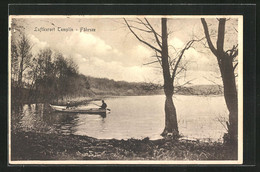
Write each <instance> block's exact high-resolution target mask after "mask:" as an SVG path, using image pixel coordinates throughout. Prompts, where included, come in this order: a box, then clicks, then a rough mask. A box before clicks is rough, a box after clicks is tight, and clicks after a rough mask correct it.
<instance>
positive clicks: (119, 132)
mask: <svg viewBox="0 0 260 172" xmlns="http://www.w3.org/2000/svg"><path fill="white" fill-rule="evenodd" d="M164 101H165V96H163V95H156V96H125V97H112V98H107V99H105V102H106V103H107V105H108V108H110V109H111V112H110V113H108V114H107V115H106V116H100V115H88V114H66V113H57V112H53V111H51V109H50V107H49V106H48V105H44V104H31V105H24V106H20V107H19V106H16V107H12V115H11V119H12V120H11V122H12V124H11V126H12V130H23V131H35V132H44V133H57V134H65V135H67V134H74V135H87V136H90V137H95V138H99V139H111V138H115V139H128V138H138V139H140V138H145V137H149V138H150V139H159V138H161V136H160V134H161V133H162V131H163V129H164V123H165V117H164ZM173 101H174V103H175V106H176V110H177V120H178V126H179V131H180V134H181V135H183V136H184V137H185V138H189V139H200V140H205V139H206V140H207V139H211V140H214V141H221V139H222V137H223V134H224V133H225V132H226V129H225V125H223V124H225V122H224V121H225V120H227V119H228V111H227V108H226V105H225V101H224V97H223V96H183V95H176V96H175V97H174V98H173ZM94 103H96V104H101V102H94ZM82 107H95V105H93V104H92V105H91V104H89V105H84V106H82Z"/></svg>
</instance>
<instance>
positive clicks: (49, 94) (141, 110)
mask: <svg viewBox="0 0 260 172" xmlns="http://www.w3.org/2000/svg"><path fill="white" fill-rule="evenodd" d="M8 62H9V66H8V67H9V72H8V75H9V76H8V78H9V90H8V91H9V107H8V108H9V114H8V124H9V125H8V126H9V130H8V155H9V156H8V158H9V163H10V164H242V163H243V16H242V15H185V16H182V15H10V16H9V59H8Z"/></svg>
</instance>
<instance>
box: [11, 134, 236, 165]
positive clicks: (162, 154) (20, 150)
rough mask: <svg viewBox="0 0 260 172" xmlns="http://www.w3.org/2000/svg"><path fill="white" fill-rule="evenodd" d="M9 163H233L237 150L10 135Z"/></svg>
mask: <svg viewBox="0 0 260 172" xmlns="http://www.w3.org/2000/svg"><path fill="white" fill-rule="evenodd" d="M11 139H12V140H11V141H12V145H11V159H12V160H14V161H15V160H236V159H237V149H236V148H235V147H233V146H229V145H225V144H223V143H219V142H201V141H191V140H182V139H181V138H180V139H173V138H164V139H159V140H150V139H149V138H144V139H128V140H116V139H96V138H92V137H88V136H77V135H59V134H46V133H35V132H22V131H21V132H17V131H16V132H12V135H11Z"/></svg>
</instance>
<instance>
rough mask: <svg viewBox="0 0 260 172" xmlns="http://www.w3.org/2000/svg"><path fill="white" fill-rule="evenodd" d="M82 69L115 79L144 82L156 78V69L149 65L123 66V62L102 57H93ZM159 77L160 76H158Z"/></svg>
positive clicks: (86, 73)
mask: <svg viewBox="0 0 260 172" xmlns="http://www.w3.org/2000/svg"><path fill="white" fill-rule="evenodd" d="M80 71H82V73H83V74H85V75H90V76H94V77H100V78H103V77H106V78H110V79H114V80H118V81H119V80H125V81H129V82H144V81H145V80H147V81H150V80H154V79H155V78H156V77H155V78H154V76H156V74H155V71H153V69H152V68H149V67H142V66H123V64H122V63H121V62H116V61H111V62H106V61H104V60H102V59H99V58H95V57H92V58H90V59H89V61H88V63H85V65H84V66H83V65H81V66H80ZM157 77H158V76H157Z"/></svg>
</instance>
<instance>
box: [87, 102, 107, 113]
mask: <svg viewBox="0 0 260 172" xmlns="http://www.w3.org/2000/svg"><path fill="white" fill-rule="evenodd" d="M91 104H93V105H96V106H99V105H98V104H96V103H91ZM99 107H101V106H99ZM107 110H108V111H111V109H109V108H107Z"/></svg>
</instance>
